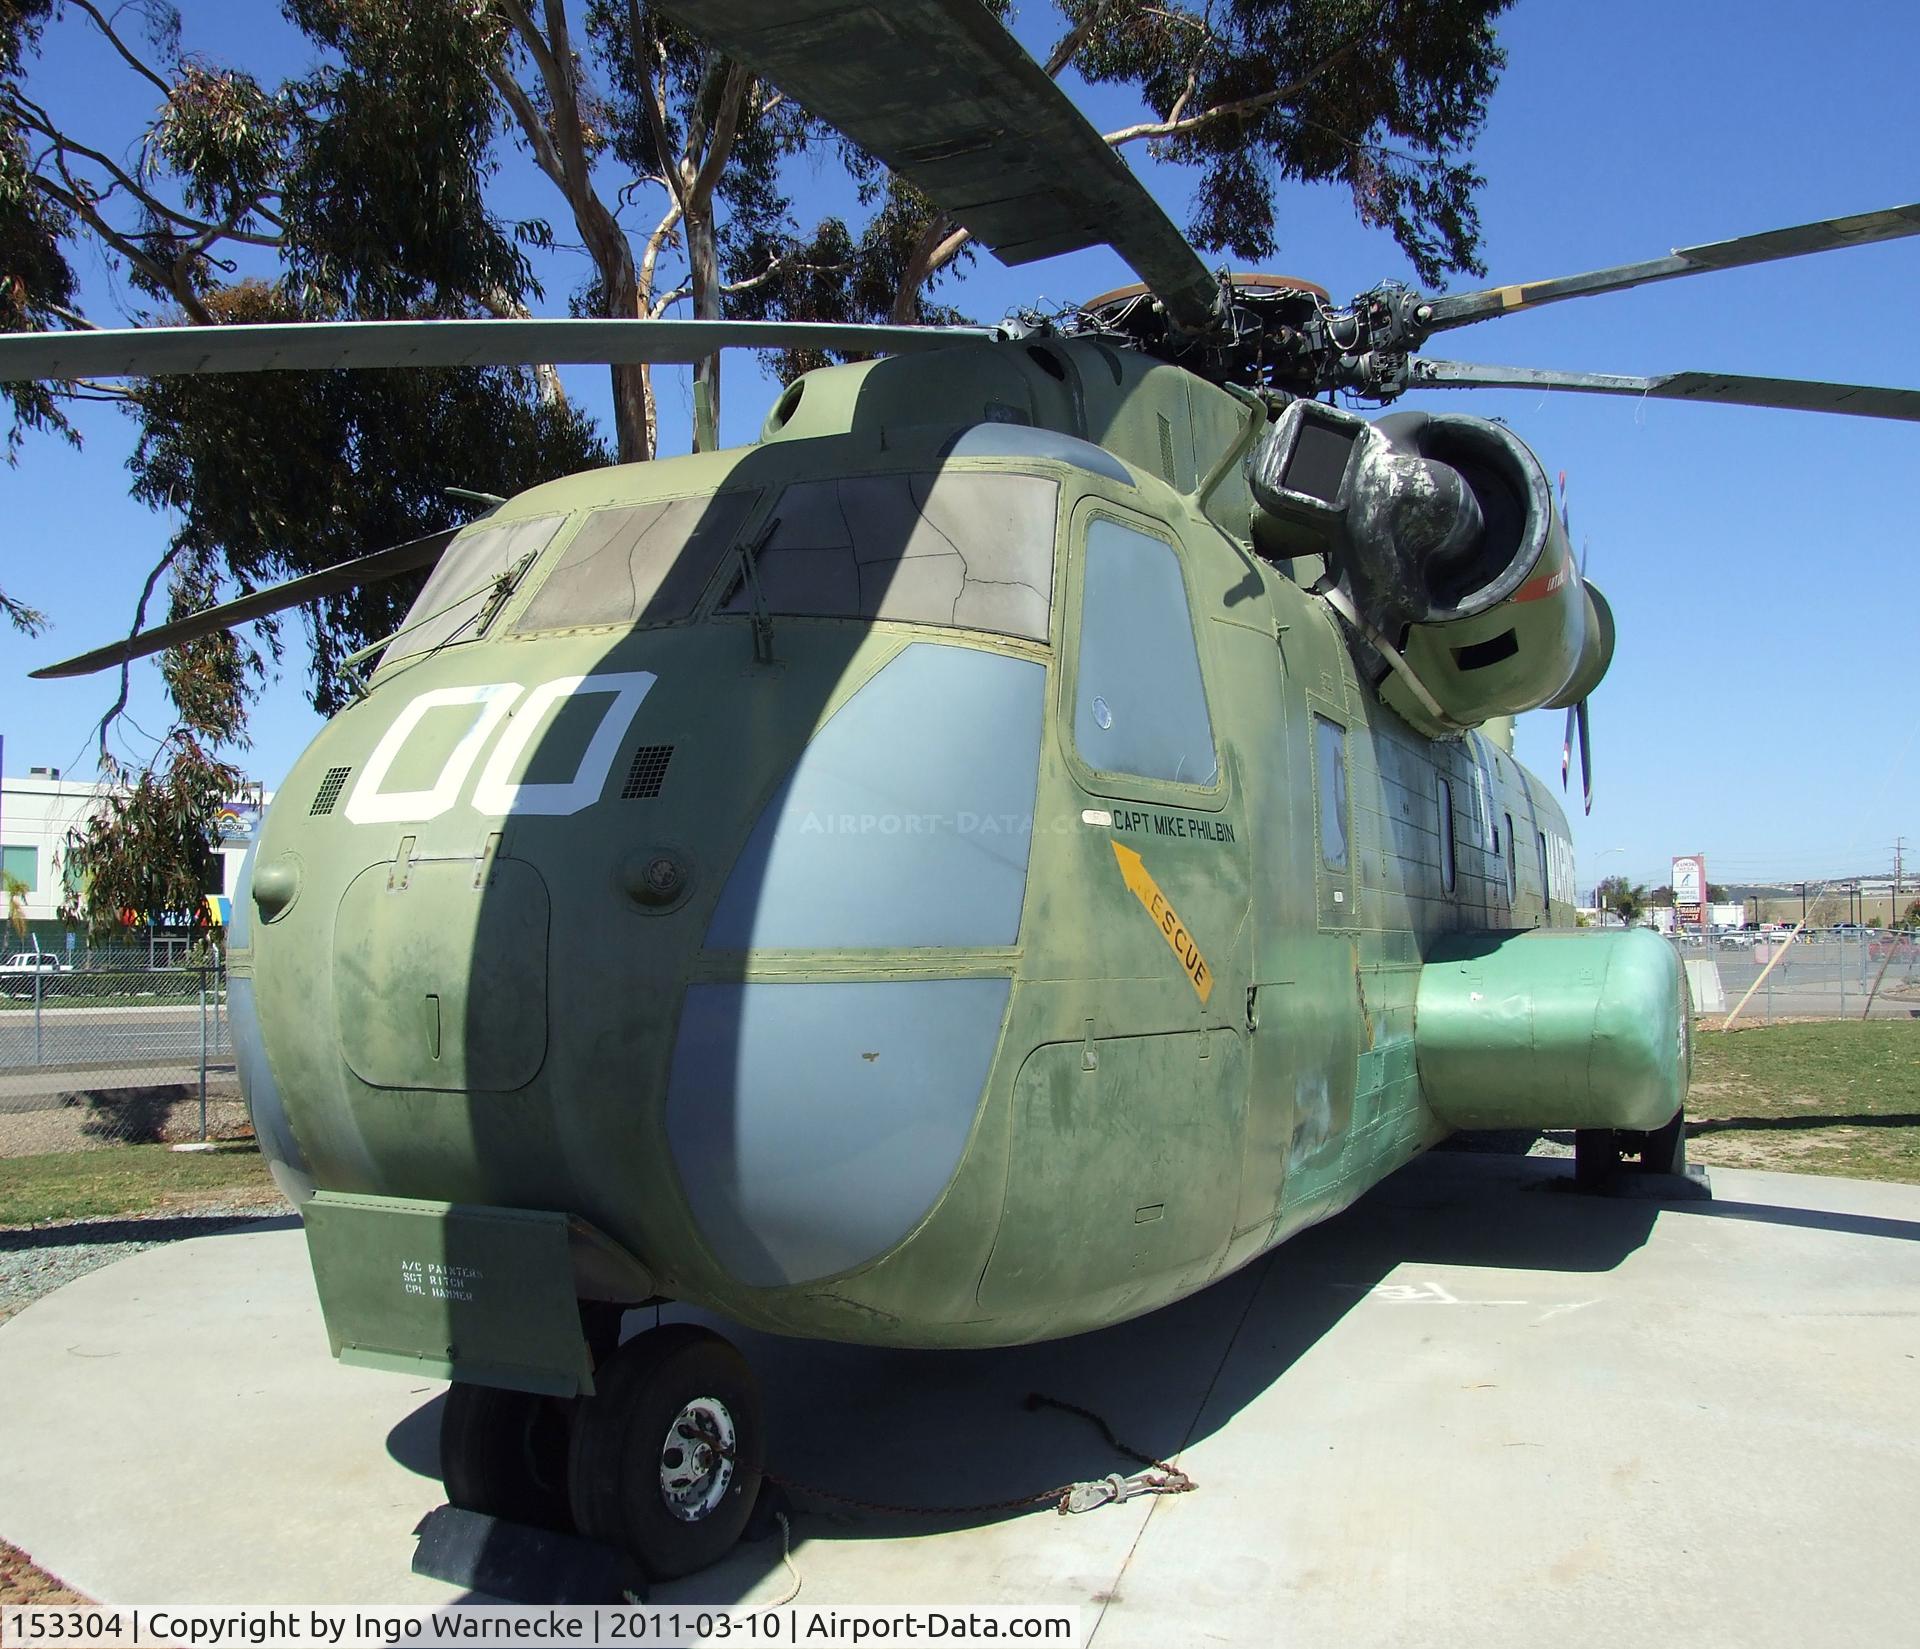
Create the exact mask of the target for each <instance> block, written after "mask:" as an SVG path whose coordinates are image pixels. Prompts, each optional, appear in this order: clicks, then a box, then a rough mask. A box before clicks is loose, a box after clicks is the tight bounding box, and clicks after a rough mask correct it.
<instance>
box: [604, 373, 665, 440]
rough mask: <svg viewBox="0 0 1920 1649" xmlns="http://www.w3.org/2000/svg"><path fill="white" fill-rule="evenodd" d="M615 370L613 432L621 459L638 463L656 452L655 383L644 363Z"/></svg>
mask: <svg viewBox="0 0 1920 1649" xmlns="http://www.w3.org/2000/svg"><path fill="white" fill-rule="evenodd" d="M611 370H612V372H613V431H614V438H615V441H616V442H617V444H618V446H619V449H620V462H621V463H623V464H638V463H642V462H644V461H645V460H647V459H649V458H651V457H652V456H653V454H654V449H655V444H656V436H655V432H654V427H653V385H652V384H651V383H649V382H648V377H649V374H648V372H647V369H646V367H645V366H644V365H642V364H640V363H638V362H631V363H629V364H627V365H625V366H616V367H614V368H612V369H611Z"/></svg>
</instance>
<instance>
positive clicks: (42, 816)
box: [0, 767, 258, 950]
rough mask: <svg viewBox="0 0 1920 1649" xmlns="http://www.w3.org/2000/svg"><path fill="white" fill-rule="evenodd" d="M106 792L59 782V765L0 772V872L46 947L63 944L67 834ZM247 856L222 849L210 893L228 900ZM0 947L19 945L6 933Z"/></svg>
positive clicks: (96, 785)
mask: <svg viewBox="0 0 1920 1649" xmlns="http://www.w3.org/2000/svg"><path fill="white" fill-rule="evenodd" d="M105 794H106V790H105V787H104V785H103V784H102V783H101V782H100V781H97V780H95V781H86V780H76V779H68V778H63V777H62V776H61V773H60V769H59V768H57V767H30V768H28V769H27V773H26V776H25V777H24V778H16V777H13V776H11V775H6V774H0V870H4V871H5V873H6V874H7V875H8V876H9V877H11V878H13V879H14V881H16V882H18V883H20V884H21V885H22V886H24V887H25V888H26V894H25V896H24V897H23V899H22V901H21V902H22V903H23V904H24V906H25V907H26V918H27V921H28V923H29V924H31V928H30V932H31V936H32V938H33V939H34V940H37V941H38V943H39V945H40V946H41V947H42V948H44V949H58V948H60V947H62V946H64V945H65V944H66V939H65V937H64V935H63V934H62V933H61V932H60V931H59V930H60V926H61V924H60V902H61V900H62V899H63V898H64V897H65V895H66V890H67V889H66V859H67V832H68V831H69V830H72V829H74V828H75V827H76V826H78V825H81V824H84V823H85V822H86V820H87V819H88V818H89V817H90V816H91V815H92V813H93V812H94V810H95V808H96V807H97V806H98V805H99V802H100V798H101V797H102V796H103V795H105ZM254 817H255V819H256V820H257V817H258V815H257V814H256V815H254ZM242 822H244V819H243V820H242ZM246 853H247V849H246V846H245V844H244V843H240V844H238V845H233V846H224V845H223V846H222V847H221V849H220V857H221V859H222V861H223V863H222V866H221V886H220V887H219V888H218V889H214V888H209V889H208V890H207V891H208V892H209V893H215V892H218V893H220V894H222V895H224V896H225V897H226V898H228V899H231V898H232V896H233V889H234V884H235V882H236V881H238V880H239V876H240V864H241V861H242V860H243V859H245V858H246ZM4 920H5V911H4V909H0V922H4ZM0 943H3V944H4V945H5V948H6V949H8V950H12V949H14V948H15V947H16V944H18V943H20V941H19V940H18V938H17V936H16V935H6V936H4V938H0Z"/></svg>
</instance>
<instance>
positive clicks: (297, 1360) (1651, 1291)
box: [0, 1154, 1920, 1646]
mask: <svg viewBox="0 0 1920 1649" xmlns="http://www.w3.org/2000/svg"><path fill="white" fill-rule="evenodd" d="M1566 1166H1567V1165H1566V1164H1564V1163H1559V1164H1556V1163H1552V1162H1548V1161H1541V1160H1536V1159H1513V1158H1499V1157H1483V1156H1472V1155H1465V1154H1461V1155H1449V1154H1440V1155H1435V1156H1430V1157H1428V1158H1425V1159H1423V1160H1422V1161H1421V1162H1419V1163H1416V1164H1415V1165H1414V1166H1413V1167H1411V1168H1409V1169H1407V1170H1405V1171H1403V1172H1402V1173H1401V1174H1399V1175H1397V1176H1396V1177H1395V1178H1394V1179H1392V1180H1390V1181H1389V1182H1387V1184H1385V1185H1384V1186H1382V1187H1380V1188H1378V1189H1377V1190H1376V1191H1375V1192H1374V1193H1373V1194H1372V1195H1371V1196H1369V1197H1368V1198H1367V1199H1366V1200H1365V1201H1364V1202H1363V1203H1362V1204H1360V1205H1359V1206H1358V1207H1357V1208H1355V1209H1354V1210H1352V1211H1350V1212H1349V1213H1348V1214H1346V1215H1344V1216H1342V1217H1341V1218H1339V1219H1337V1220H1335V1221H1333V1222H1331V1223H1330V1224H1328V1225H1326V1226H1323V1227H1321V1228H1320V1229H1318V1230H1316V1231H1313V1232H1310V1233H1308V1234H1306V1235H1305V1236H1303V1237H1300V1238H1298V1239H1296V1240H1295V1241H1294V1242H1292V1243H1290V1244H1288V1245H1287V1246H1286V1247H1284V1248H1283V1249H1281V1250H1280V1251H1279V1252H1277V1253H1276V1254H1274V1255H1272V1256H1270V1257H1269V1258H1267V1259H1266V1260H1264V1261H1262V1262H1259V1263H1257V1264H1255V1265H1254V1266H1252V1267H1250V1268H1248V1269H1247V1270H1246V1271H1244V1272H1241V1273H1240V1274H1238V1275H1236V1276H1234V1277H1231V1278H1229V1279H1227V1280H1226V1281H1224V1282H1222V1283H1220V1284H1219V1285H1217V1286H1215V1287H1214V1288H1212V1289H1210V1290H1208V1291H1206V1292H1205V1293H1204V1294H1202V1295H1200V1296H1198V1297H1197V1298H1195V1299H1192V1300H1188V1301H1186V1302H1184V1303H1183V1304H1181V1305H1179V1306H1176V1307H1174V1308H1172V1309H1170V1310H1167V1311H1163V1312H1160V1313H1157V1314H1155V1315H1154V1316H1151V1317H1147V1318H1143V1319H1141V1320H1139V1321H1137V1322H1134V1323H1130V1324H1125V1325H1122V1326H1121V1327H1119V1328H1116V1329H1111V1330H1107V1331H1105V1332H1103V1333H1100V1334H1095V1335H1088V1336H1085V1337H1083V1338H1081V1339H1078V1340H1073V1341H1067V1342H1061V1343H1058V1344H1054V1345H1049V1346H1039V1347H1030V1348H1025V1349H1020V1350H1011V1351H996V1352H972V1353H964V1354H951V1353H885V1352H874V1351H867V1350H860V1349H856V1348H851V1347H840V1346H825V1345H817V1344H807V1343H801V1342H793V1341H777V1340H770V1339H766V1338H764V1337H761V1336H756V1335H747V1334H738V1335H736V1336H735V1338H736V1339H737V1340H738V1342H739V1343H740V1345H741V1346H742V1348H743V1349H744V1350H745V1351H746V1353H747V1355H748V1356H749V1358H750V1359H751V1360H752V1361H753V1363H754V1365H755V1367H756V1368H757V1369H758V1370H759V1372H760V1375H761V1377H762V1379H763V1381H764V1382H765V1384H766V1388H767V1398H768V1410H769V1422H770V1426H771V1428H772V1445H771V1447H772V1464H773V1465H774V1467H775V1469H776V1470H778V1471H780V1472H782V1473H783V1474H785V1475H786V1476H788V1477H790V1478H793V1479H795V1480H798V1481H800V1482H802V1483H806V1484H811V1485H814V1486H816V1487H818V1488H824V1489H830V1490H833V1491H836V1492H837V1493H840V1494H844V1495H850V1496H855V1497H859V1498H861V1499H864V1500H870V1501H880V1502H891V1503H910V1504H915V1505H930V1504H947V1505H953V1504H960V1503H974V1502H984V1501H993V1500H1002V1499H1007V1498H1011V1497H1014V1496H1019V1495H1023V1494H1027V1493H1031V1492H1034V1491H1036V1490H1039V1489H1044V1488H1046V1487H1048V1486H1050V1485H1053V1484H1056V1483H1060V1482H1064V1481H1067V1480H1070V1479H1075V1478H1093V1477H1099V1476H1104V1475H1105V1474H1106V1473H1108V1472H1112V1471H1122V1472H1125V1471H1129V1470H1132V1469H1133V1467H1132V1464H1131V1462H1129V1461H1127V1460H1126V1459H1124V1458H1123V1457H1117V1456H1116V1455H1115V1454H1114V1452H1113V1451H1112V1450H1111V1448H1109V1447H1108V1445H1107V1444H1106V1443H1105V1442H1104V1441H1103V1440H1102V1438H1101V1436H1100V1434H1099V1432H1098V1431H1097V1430H1096V1429H1095V1428H1094V1427H1093V1426H1091V1425H1089V1424H1088V1423H1087V1422H1086V1421H1084V1420H1082V1419H1079V1418H1077V1417H1075V1416H1073V1415H1070V1414H1067V1413H1063V1412H1060V1411H1058V1410H1053V1409H1044V1408H1043V1409H1040V1410H1037V1411H1035V1410H1029V1409H1028V1408H1027V1407H1026V1405H1025V1402H1024V1399H1025V1397H1026V1395H1027V1393H1029V1392H1033V1391H1038V1392H1043V1393H1046V1394H1048V1395H1051V1396H1054V1397H1057V1398H1061V1399H1064V1400H1066V1401H1069V1402H1073V1403H1077V1404H1080V1405H1083V1406H1085V1407H1087V1408H1090V1409H1093V1410H1095V1411H1096V1412H1098V1413H1099V1414H1100V1415H1102V1416H1103V1417H1104V1418H1105V1419H1106V1420H1107V1421H1108V1423H1109V1424H1110V1425H1111V1426H1112V1427H1113V1429H1114V1431H1115V1432H1117V1433H1118V1434H1119V1436H1120V1437H1121V1438H1123V1439H1125V1440H1127V1441H1128V1442H1130V1443H1132V1444H1133V1445H1134V1446H1136V1447H1138V1448H1140V1449H1143V1450H1145V1451H1147V1452H1149V1453H1152V1454H1156V1455H1161V1456H1177V1457H1178V1459H1179V1461H1180V1462H1181V1464H1182V1465H1184V1467H1185V1468H1186V1469H1187V1470H1188V1471H1189V1472H1191V1473H1192V1475H1193V1476H1194V1478H1195V1479H1196V1480H1197V1482H1198V1484H1199V1487H1198V1489H1197V1490H1196V1491H1195V1492H1194V1493H1192V1494H1189V1495H1183V1496H1178V1497H1166V1498H1147V1499H1139V1500H1134V1501H1131V1502H1129V1503H1127V1504H1125V1505H1122V1506H1106V1507H1102V1508H1100V1509H1098V1510H1096V1511H1093V1512H1090V1513H1087V1514H1085V1515H1082V1516H1076V1517H1061V1516H1057V1515H1055V1514H1054V1513H1053V1512H1052V1511H1050V1510H1040V1511H1034V1512H1027V1513H974V1514H969V1515H961V1516H949V1517H944V1518H931V1519H928V1518H920V1517H907V1516H902V1515H897V1514H888V1513H881V1512H877V1511H868V1510H859V1509H854V1508H851V1507H849V1506H846V1505H844V1504H840V1503H837V1502H831V1503H830V1502H827V1501H824V1500H820V1499H810V1498H808V1497H806V1496H805V1495H804V1494H803V1495H801V1496H800V1498H799V1513H798V1515H797V1517H796V1519H795V1524H794V1527H795V1534H796V1537H797V1543H796V1546H795V1550H794V1560H795V1562H796V1564H797V1566H798V1568H799V1571H800V1573H801V1575H802V1577H803V1580H804V1589H803V1591H802V1592H801V1595H800V1599H799V1601H800V1602H802V1603H812V1604H827V1603H836V1602H843V1603H895V1602H923V1603H939V1604H961V1603H972V1602H1021V1603H1033V1602H1054V1603H1060V1604H1077V1605H1079V1606H1080V1607H1081V1608H1082V1609H1083V1611H1084V1617H1083V1618H1084V1623H1085V1625H1086V1627H1087V1628H1088V1629H1089V1630H1090V1631H1091V1632H1092V1633H1093V1636H1094V1638H1095V1641H1097V1642H1098V1643H1100V1644H1101V1645H1125V1644H1141V1645H1147V1644H1152V1645H1156V1646H1157V1645H1164V1644H1167V1643H1191V1642H1197V1641H1218V1642H1225V1643H1246V1644H1255V1643H1258V1644H1275V1643H1278V1644H1294V1643H1298V1644H1303V1645H1304V1644H1327V1643H1338V1644H1342V1645H1359V1644H1380V1645H1388V1644H1392V1645H1404V1644H1421V1643H1467V1642H1471V1643H1474V1644H1476V1645H1506V1644H1512V1645H1522V1644H1524V1645H1529V1646H1534V1645H1539V1644H1541V1643H1543V1642H1552V1643H1555V1644H1556V1645H1560V1646H1569V1645H1576V1644H1588V1643H1592V1644H1601V1643H1608V1644H1611V1643H1616V1642H1634V1641H1642V1642H1669V1641H1686V1642H1689V1643H1692V1644H1739V1645H1743V1646H1749V1645H1763V1644H1781V1645H1787V1644H1792V1645H1796V1646H1797V1645H1801V1644H1805V1643H1812V1642H1817V1643H1821V1644H1840V1643H1863V1644H1865V1643H1873V1644H1885V1643H1891V1642H1900V1641H1907V1640H1908V1639H1909V1638H1910V1637H1911V1634H1912V1632H1913V1623H1914V1621H1915V1620H1916V1619H1917V1618H1920V1574H1917V1573H1916V1570H1915V1566H1914V1565H1913V1563H1912V1561H1911V1540H1912V1530H1913V1529H1914V1528H1915V1527H1916V1526H1920V1458H1917V1457H1920V1439H1917V1437H1916V1425H1915V1421H1916V1417H1920V1360H1917V1359H1920V1244H1917V1243H1916V1241H1915V1239H1916V1238H1920V1188H1915V1187H1910V1186H1888V1185H1871V1184H1865V1183H1860V1182H1854V1181H1842V1180H1821V1179H1807V1178H1797V1177H1788V1176H1783V1175H1775V1174H1761V1173H1751V1172H1742V1171H1737V1170H1732V1169H1715V1170H1714V1171H1713V1183H1714V1189H1715V1192H1716V1200H1715V1201H1714V1202H1712V1203H1691V1204H1683V1205H1673V1206H1666V1207H1661V1206H1658V1205H1654V1204H1649V1203H1644V1202H1628V1201H1604V1200H1595V1199H1590V1198H1586V1197H1580V1196H1573V1195H1565V1194H1559V1193H1557V1192H1556V1191H1555V1190H1554V1189H1553V1188H1552V1185H1551V1182H1552V1180H1553V1179H1554V1178H1555V1177H1557V1176H1559V1175H1562V1174H1564V1172H1565V1169H1566ZM646 1320H650V1314H648V1317H647V1318H645V1319H643V1318H642V1317H641V1316H640V1315H639V1314H636V1315H634V1316H632V1317H630V1318H629V1320H628V1326H629V1328H630V1329H637V1328H639V1327H641V1326H643V1324H644V1321H646ZM440 1389H441V1388H439V1387H437V1386H434V1385H431V1384H429V1383H426V1382H423V1381H418V1380H408V1379H406V1378H403V1377H399V1376H394V1375H383V1374H375V1373H369V1372H364V1371H359V1370H352V1369H343V1368H340V1367H337V1366H336V1365H334V1364H333V1363H332V1362H331V1361H330V1360H329V1359H328V1356H327V1349H326V1337H325V1334H324V1332H323V1330H322V1328H321V1323H320V1316H319V1311H318V1308H317V1306H316V1304H315V1302H314V1298H313V1288H312V1283H311V1281H310V1279H309V1276H308V1273H307V1267H306V1254H305V1247H304V1244H303V1242H302V1240H301V1236H300V1232H299V1230H298V1228H297V1224H296V1223H295V1222H294V1221H292V1220H290V1219H289V1220H283V1221H279V1222H274V1223H271V1224H268V1225H265V1226H261V1227H254V1228H250V1229H248V1230H245V1231H240V1232H235V1233H233V1234H226V1235H221V1236H216V1237H209V1238H203V1239H200V1240H197V1241H193V1242H186V1243H180V1244H176V1245H173V1246H171V1247H167V1248H160V1249H154V1250H151V1251H149V1252H147V1253H143V1254H140V1255H137V1256H135V1257H134V1258H132V1259H128V1260H125V1261H122V1262H121V1263H119V1264H117V1265H114V1266H110V1267H108V1268H106V1269H104V1270H102V1271H98V1272H95V1273H94V1274H92V1275H90V1276H88V1277H86V1278H83V1279H82V1280H81V1281H79V1282H76V1283H73V1284H71V1285H69V1286H68V1287H67V1288H65V1289H62V1290H60V1291H59V1292H58V1293H56V1294H53V1295H51V1296H49V1297H48V1298H46V1299H44V1300H42V1301H40V1302H39V1303H37V1304H36V1305H34V1306H32V1307H30V1308H28V1309H27V1310H26V1311H25V1312H23V1313H22V1314H21V1315H20V1316H18V1317H16V1318H15V1319H13V1320H12V1321H11V1322H9V1323H7V1324H6V1325H5V1326H4V1327H0V1394H3V1395H0V1536H4V1537H5V1538H7V1539H9V1540H11V1541H13V1542H14V1543H15V1544H17V1545H19V1546H21V1547H23V1548H25V1549H26V1550H27V1551H28V1552H29V1553H31V1554H32V1555H33V1557H34V1558H35V1559H36V1560H37V1561H38V1562H40V1563H41V1564H42V1565H43V1566H45V1567H46V1568H48V1569H50V1570H52V1571H53V1572H54V1573H56V1574H58V1575H60V1576H61V1577H62V1578H63V1579H65V1580H67V1581H68V1582H69V1583H70V1584H72V1585H74V1586H76V1587H78V1588H79V1589H81V1590H82V1591H85V1592H87V1593H89V1594H91V1595H93V1596H95V1597H98V1598H100V1599H102V1600H106V1601H117V1602H145V1603H190V1602H192V1603H257V1604H267V1603H352V1602H370V1603H373V1602H378V1603H390V1602H391V1603H398V1602H409V1601H419V1602H428V1601H433V1600H436V1599H444V1598H447V1597H449V1596H452V1595H455V1594H453V1593H452V1591H451V1589H450V1588H447V1587H445V1586H440V1585H436V1584H434V1583H431V1582H428V1581H424V1580H421V1579H418V1578H416V1577H414V1576H413V1575H411V1574H410V1573H409V1572H408V1563H409V1561H410V1558H411V1555H412V1548H413V1542H412V1539H411V1530H412V1529H413V1527H414V1525H415V1523H416V1522H417V1521H418V1520H419V1518H420V1517H421V1516H422V1515H423V1514H424V1513H425V1512H426V1511H427V1510H428V1509H429V1508H431V1507H432V1506H433V1505H435V1504H437V1503H438V1502H439V1500H440V1498H441V1496H440V1489H439V1484H438V1482H437V1481H436V1479H435V1477H434V1475H433V1473H434V1470H435V1452H436V1447H437V1428H438V1421H439V1411H440ZM790 1585H791V1581H790V1579H789V1577H788V1575H787V1572H786V1570H785V1569H784V1568H783V1566H782V1564H781V1561H780V1544H779V1541H778V1539H777V1538H775V1539H774V1540H772V1541H769V1542H763V1543H761V1544H758V1545H751V1546H746V1547H742V1548H741V1549H740V1550H739V1551H738V1552H737V1553H736V1554H735V1555H734V1557H733V1558H731V1559H730V1560H729V1561H728V1562H727V1563H726V1564H724V1565H722V1566H721V1567H720V1568H718V1569H715V1570H711V1571H709V1572H707V1573H706V1574H704V1575H700V1576H696V1577H694V1578H692V1579H690V1580H687V1581H683V1582H680V1583H678V1584H676V1585H674V1586H672V1587H665V1588H660V1589H659V1590H658V1591H657V1593H656V1597H657V1599H659V1600H660V1601H669V1600H675V1599H677V1600H684V1601H702V1602H732V1601H744V1600H755V1601H773V1600H776V1599H778V1598H780V1597H782V1596H783V1595H784V1594H785V1593H786V1592H787V1591H788V1589H789V1588H790Z"/></svg>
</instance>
